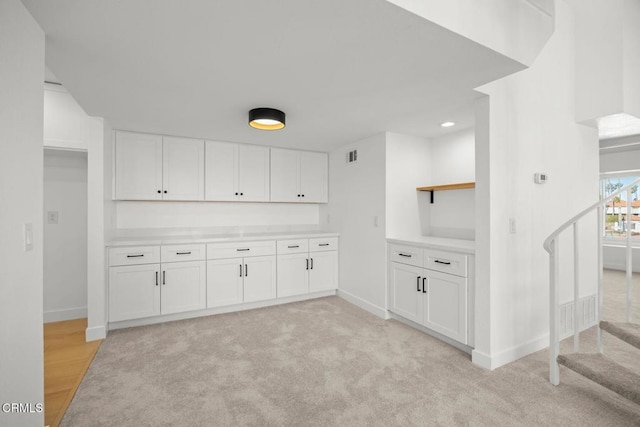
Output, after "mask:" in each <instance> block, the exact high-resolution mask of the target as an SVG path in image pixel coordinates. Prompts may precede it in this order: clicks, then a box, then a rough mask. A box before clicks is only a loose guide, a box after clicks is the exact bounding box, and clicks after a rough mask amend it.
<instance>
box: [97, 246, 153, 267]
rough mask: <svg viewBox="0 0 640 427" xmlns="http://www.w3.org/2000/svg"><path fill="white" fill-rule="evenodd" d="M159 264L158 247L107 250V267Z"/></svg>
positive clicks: (129, 247) (130, 247)
mask: <svg viewBox="0 0 640 427" xmlns="http://www.w3.org/2000/svg"><path fill="white" fill-rule="evenodd" d="M159 262H160V246H128V247H122V248H109V265H110V266H114V265H134V264H153V263H159Z"/></svg>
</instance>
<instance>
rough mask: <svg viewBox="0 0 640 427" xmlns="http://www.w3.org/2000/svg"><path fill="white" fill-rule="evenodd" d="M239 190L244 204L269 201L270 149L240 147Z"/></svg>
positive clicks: (249, 146)
mask: <svg viewBox="0 0 640 427" xmlns="http://www.w3.org/2000/svg"><path fill="white" fill-rule="evenodd" d="M238 165H239V167H238V190H239V192H240V196H239V197H240V198H239V199H238V200H241V201H243V202H268V201H269V148H268V147H258V146H255V145H240V146H239V157H238Z"/></svg>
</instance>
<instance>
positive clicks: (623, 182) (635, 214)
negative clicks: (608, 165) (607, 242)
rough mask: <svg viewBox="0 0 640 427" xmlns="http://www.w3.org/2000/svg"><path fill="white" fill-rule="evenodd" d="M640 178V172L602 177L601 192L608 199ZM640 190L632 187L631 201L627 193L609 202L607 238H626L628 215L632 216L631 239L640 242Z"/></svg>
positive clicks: (636, 186)
mask: <svg viewBox="0 0 640 427" xmlns="http://www.w3.org/2000/svg"><path fill="white" fill-rule="evenodd" d="M638 178H640V172H639V173H637V174H635V175H626V176H616V177H602V179H601V180H600V191H601V193H602V195H603V197H605V198H606V197H608V196H610V195H611V194H613V193H615V192H616V191H618V190H619V189H621V188H623V187H626V186H627V185H629V184H631V183H632V182H633V181H635V180H637V179H638ZM639 193H640V188H639V187H638V185H634V186H633V187H631V200H627V196H628V195H627V192H626V191H623V192H622V193H621V194H619V195H617V196H616V197H614V198H613V200H611V201H609V202H607V208H606V213H605V218H604V220H605V226H604V229H605V233H604V235H605V237H611V238H616V237H626V235H627V215H631V238H632V239H634V240H638V241H640V200H639V199H638V197H639V196H640V194H639Z"/></svg>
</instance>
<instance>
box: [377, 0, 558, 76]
mask: <svg viewBox="0 0 640 427" xmlns="http://www.w3.org/2000/svg"><path fill="white" fill-rule="evenodd" d="M389 2H390V3H394V4H396V5H398V6H400V7H402V8H405V9H407V10H409V11H411V12H413V13H415V14H416V15H419V16H422V17H424V18H426V19H428V20H430V21H432V22H435V23H436V24H438V25H441V26H443V27H445V28H447V29H448V30H451V31H454V32H456V33H458V34H460V35H462V36H464V37H467V38H469V39H471V40H473V41H475V42H477V43H480V44H482V45H484V46H487V47H489V48H491V49H493V50H495V51H497V52H500V53H502V54H503V55H506V56H508V57H510V58H513V59H515V60H516V61H519V62H521V63H522V64H525V65H530V64H531V63H532V62H533V61H534V59H535V58H536V56H537V55H538V53H539V52H540V50H541V49H542V48H543V46H544V44H545V42H546V41H547V39H548V38H549V36H550V35H551V33H552V32H553V24H554V21H553V3H554V1H553V0H493V1H490V2H478V1H477V0H447V1H440V0H389Z"/></svg>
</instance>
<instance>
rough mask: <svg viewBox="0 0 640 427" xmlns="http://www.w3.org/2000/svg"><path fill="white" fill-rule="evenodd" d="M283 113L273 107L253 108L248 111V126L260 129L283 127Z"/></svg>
mask: <svg viewBox="0 0 640 427" xmlns="http://www.w3.org/2000/svg"><path fill="white" fill-rule="evenodd" d="M284 125H285V116H284V113H283V112H282V111H280V110H276V109H275V108H254V109H253V110H251V111H249V126H251V127H253V128H256V129H260V130H278V129H282V128H284Z"/></svg>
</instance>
